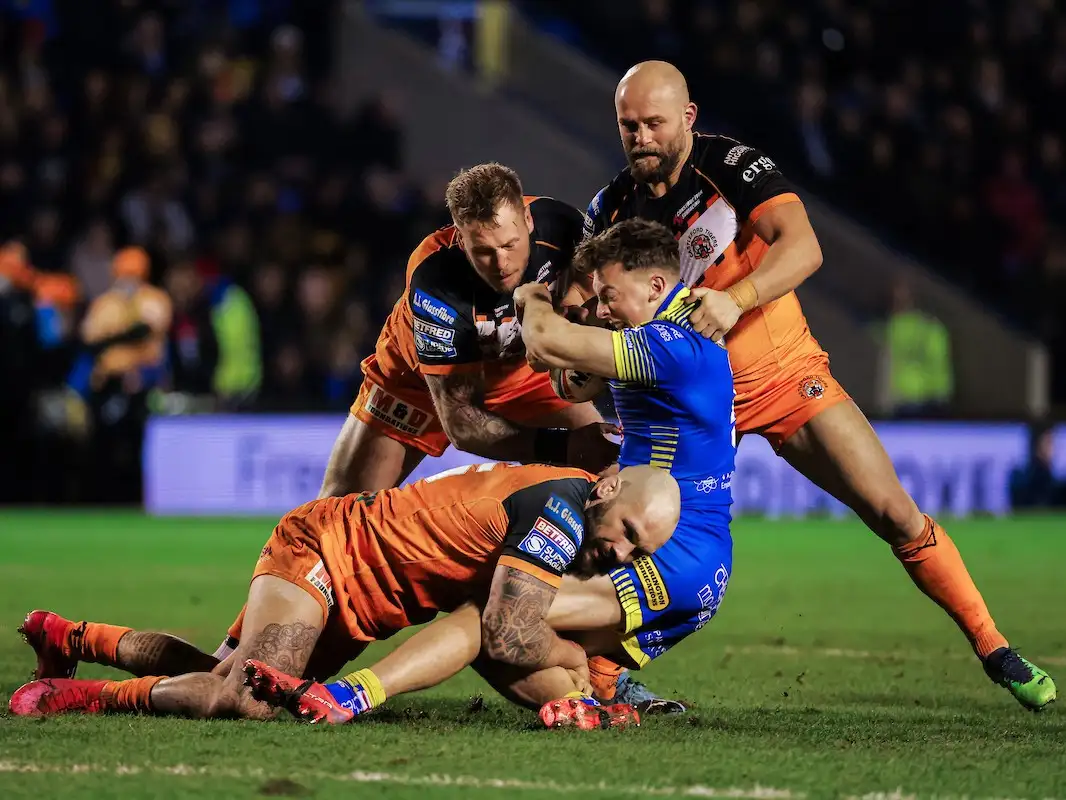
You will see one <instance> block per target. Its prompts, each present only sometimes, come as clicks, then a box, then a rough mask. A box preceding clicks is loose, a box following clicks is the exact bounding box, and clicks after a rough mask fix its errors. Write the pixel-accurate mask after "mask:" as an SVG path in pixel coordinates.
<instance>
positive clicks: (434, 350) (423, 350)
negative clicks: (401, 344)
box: [415, 333, 457, 358]
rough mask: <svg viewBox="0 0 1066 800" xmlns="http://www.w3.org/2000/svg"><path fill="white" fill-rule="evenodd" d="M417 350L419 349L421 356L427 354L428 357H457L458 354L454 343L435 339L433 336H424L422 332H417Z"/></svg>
mask: <svg viewBox="0 0 1066 800" xmlns="http://www.w3.org/2000/svg"><path fill="white" fill-rule="evenodd" d="M415 350H417V351H418V354H419V355H420V356H425V357H427V358H431V357H433V356H438V357H440V358H455V356H456V354H457V351H456V349H455V346H454V345H450V344H448V343H447V342H442V341H441V340H440V339H435V338H433V337H432V336H423V335H422V334H421V333H416V334H415Z"/></svg>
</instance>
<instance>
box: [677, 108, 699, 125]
mask: <svg viewBox="0 0 1066 800" xmlns="http://www.w3.org/2000/svg"><path fill="white" fill-rule="evenodd" d="M699 110H700V109H699V106H697V105H696V104H695V103H689V104H688V105H686V106H685V110H684V112H683V113H682V117H681V118H682V120H684V123H685V130H686V131H690V130H692V127H693V126H694V125H695V124H696V115H697V114H698V113H699Z"/></svg>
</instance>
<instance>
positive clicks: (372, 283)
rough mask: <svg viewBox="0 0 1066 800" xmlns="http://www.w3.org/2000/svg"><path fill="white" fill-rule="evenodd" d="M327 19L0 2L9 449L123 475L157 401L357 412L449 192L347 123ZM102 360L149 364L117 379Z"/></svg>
mask: <svg viewBox="0 0 1066 800" xmlns="http://www.w3.org/2000/svg"><path fill="white" fill-rule="evenodd" d="M334 6H335V3H333V2H327V1H326V0H299V1H298V2H297V0H217V1H215V0H159V1H157V2H150V1H149V0H98V2H92V3H85V2H80V1H79V0H0V245H2V246H0V327H2V330H0V351H2V352H0V371H2V374H4V376H5V381H4V382H5V393H4V394H5V395H6V396H5V398H4V399H3V400H2V401H0V422H2V424H3V426H4V430H5V432H7V431H12V432H18V437H17V438H20V439H27V438H28V437H30V436H31V435H33V432H34V431H35V430H36V429H37V428H41V427H44V428H46V429H47V428H48V427H49V422H51V423H52V424H53V426H55V427H59V428H66V429H68V432H69V430H70V429H75V430H76V429H84V430H85V431H87V432H91V434H92V435H90V434H89V433H87V434H86V435H87V436H88V437H89V438H90V439H93V438H94V437H95V440H96V450H97V451H100V450H103V451H104V452H105V453H113V452H114V451H115V443H114V441H111V440H109V439H107V437H106V436H105V437H102V438H101V435H100V432H101V431H102V430H104V429H106V428H108V426H111V427H113V428H116V429H117V428H118V427H121V425H122V424H127V423H128V424H131V425H132V427H133V431H134V434H135V433H136V429H137V425H138V422H137V421H138V419H139V418H143V417H144V416H145V414H146V411H145V409H146V408H147V406H148V405H149V404H151V402H152V398H153V396H155V397H158V396H159V392H153V390H166V391H167V392H173V393H176V396H181V395H188V396H189V397H190V398H193V399H195V398H199V397H204V396H209V397H210V398H212V399H211V404H212V405H213V406H215V407H219V406H221V407H223V408H237V409H246V408H259V409H279V410H280V409H301V410H314V409H343V408H346V407H347V406H348V404H349V403H350V402H351V399H352V397H353V396H354V392H355V391H356V389H357V388H358V384H359V380H360V374H359V361H360V360H361V358H362V357H363V356H365V355H366V354H367V353H369V352H370V351H371V350H372V348H373V343H374V338H375V336H376V333H377V329H378V326H379V322H380V321H381V320H382V319H384V317H385V316H386V315H387V313H388V311H389V310H390V308H391V306H392V303H393V302H394V301H395V298H396V297H397V296H398V295H399V293H400V291H401V289H402V282H403V276H404V264H405V262H406V258H407V256H408V254H409V252H410V249H411V247H412V245H413V243H416V242H417V241H418V239H419V238H421V236H423V235H424V234H425V231H426V230H431V229H432V228H434V227H437V226H438V225H440V224H443V222H444V220H442V219H441V210H442V209H443V204H442V203H441V202H439V199H438V198H440V197H443V186H422V185H419V184H417V183H416V182H414V181H412V180H411V179H410V178H409V177H408V176H407V175H405V173H404V172H403V164H402V163H401V149H402V138H401V137H402V122H401V120H400V117H399V109H398V107H397V104H396V103H395V102H394V101H393V100H391V99H390V98H388V97H380V98H375V99H372V100H370V101H368V102H367V103H365V104H364V105H363V106H362V107H358V108H354V109H342V108H341V106H340V104H339V103H338V102H337V100H336V97H335V93H334V92H333V91H332V90H331V87H330V85H329V83H328V82H327V77H328V75H329V73H330V70H331V63H330V58H331V53H332V52H333V49H334V48H332V47H331V45H332V42H331V41H330V36H331V15H332V13H333V11H334ZM430 198H432V199H430ZM131 264H135V265H136V269H131V268H130V265H131ZM150 284H154V285H156V286H158V287H161V288H162V290H163V292H162V299H161V300H159V301H158V302H157V301H156V300H152V302H151V303H148V304H147V305H144V304H142V303H141V302H140V300H137V299H136V298H138V297H143V296H145V291H146V290H147V287H148V286H149V285H150ZM149 306H151V307H152V308H153V309H155V311H153V312H151V313H147V316H148V317H150V319H141V318H140V317H141V314H142V311H143V309H144V308H148V307H149ZM97 312H98V313H97ZM94 314H95V318H96V320H97V321H99V320H106V321H105V322H100V323H99V324H96V322H92V323H91V322H90V320H91V318H93V317H94ZM90 329H92V330H90ZM108 337H111V338H108ZM116 337H117V338H116ZM101 342H104V343H105V344H110V345H116V344H117V345H120V347H121V348H124V349H125V350H126V351H128V352H130V353H132V352H135V351H136V352H137V353H140V355H139V356H137V357H136V358H133V359H132V361H130V362H129V363H125V362H124V367H123V369H125V370H126V377H122V376H120V377H119V378H118V379H114V380H113V379H111V378H114V376H110V375H109V374H104V373H103V372H101V369H102V368H101V366H100V364H98V363H95V365H94V360H95V359H97V358H98V357H99V354H100V352H101V348H102V347H103V346H104V345H102V344H101ZM134 373H135V374H134ZM9 387H11V388H10V389H9ZM171 399H173V397H172V398H171ZM83 417H84V419H82V418H83ZM23 444H24V445H26V448H27V450H26V452H31V451H32V452H37V453H40V452H46V450H44V451H43V450H41V449H40V448H37V449H36V450H33V449H32V448H30V444H29V443H28V442H26V441H23ZM16 449H17V448H16ZM119 449H121V448H119ZM52 455H55V453H53V454H52ZM131 457H132V458H133V459H134V460H136V459H137V458H138V456H137V455H136V454H133V455H132V456H131ZM40 458H43V456H38V460H39V459H40ZM17 460H18V459H9V458H6V457H5V459H4V461H5V462H6V463H7V464H8V467H6V468H5V469H7V471H9V472H10V471H15V472H18V471H19V470H18V468H17V467H16V466H14V462H16V461H17ZM49 463H51V462H49ZM131 468H132V466H131ZM42 469H46V467H44V466H42ZM22 472H23V473H25V470H22ZM18 477H19V476H15V478H16V479H17V478H18ZM2 484H3V481H0V485H2ZM16 484H17V480H16ZM0 491H14V492H15V493H16V494H19V495H21V496H25V494H24V493H22V492H20V491H19V489H18V488H9V489H7V490H0ZM87 492H88V493H89V494H92V495H94V496H96V495H99V494H100V493H99V492H97V491H92V490H87Z"/></svg>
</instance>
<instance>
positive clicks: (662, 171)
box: [627, 147, 683, 185]
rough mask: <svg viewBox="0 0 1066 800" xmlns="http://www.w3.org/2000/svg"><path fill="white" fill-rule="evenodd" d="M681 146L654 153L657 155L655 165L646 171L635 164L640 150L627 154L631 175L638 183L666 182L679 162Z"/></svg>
mask: <svg viewBox="0 0 1066 800" xmlns="http://www.w3.org/2000/svg"><path fill="white" fill-rule="evenodd" d="M682 149H683V148H682V147H677V148H676V149H674V148H673V147H671V148H670V149H669V150H665V149H664V150H661V151H659V152H657V153H655V155H656V156H658V157H659V159H658V161H657V162H656V165H655V166H654V167H653V168H652V169H650V170H647V171H644V169H642V168H641V167H639V166H637V164H636V160H637V158H639V157H640V155H641V151H639V150H638V151H636V153H635V154H627V159H628V160H629V171H630V173H631V174H632V175H633V177H634V178H635V179H636V180H637V182H639V183H648V184H653V185H654V184H656V183H667V182H669V180H670V176H671V175H672V174H673V173H674V170H675V169H677V165H678V164H679V163H681V151H682Z"/></svg>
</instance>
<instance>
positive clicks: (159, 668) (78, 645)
mask: <svg viewBox="0 0 1066 800" xmlns="http://www.w3.org/2000/svg"><path fill="white" fill-rule="evenodd" d="M19 633H21V634H22V635H23V638H25V640H26V642H27V643H28V644H29V645H30V646H31V647H32V648H33V649H34V652H36V654H37V669H36V670H35V671H34V677H35V678H38V679H42V678H72V677H74V673H75V671H76V670H77V667H78V663H79V662H82V661H84V662H88V663H92V664H103V665H104V666H108V667H114V668H116V669H121V670H123V671H125V672H131V673H133V674H134V675H138V676H148V675H183V674H185V673H188V672H210V671H211V670H212V669H214V667H215V666H216V665H217V664H218V661H217V660H216V659H215V658H213V657H212V656H210V655H208V654H207V653H204V652H201V651H200V650H199V649H197V648H196V647H195V646H193V645H192V644H189V642H186V641H185V640H184V639H179V638H178V637H177V636H173V635H171V634H169V633H157V632H152V631H134V630H132V629H131V628H127V627H124V626H121V625H108V624H106V623H101V622H88V621H81V622H73V621H71V620H68V619H65V618H64V617H61V616H59V615H58V614H55V613H53V612H51V611H41V610H37V611H31V612H30V613H29V614H27V615H26V619H25V621H24V622H23V624H22V626H21V627H20V628H19Z"/></svg>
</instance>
